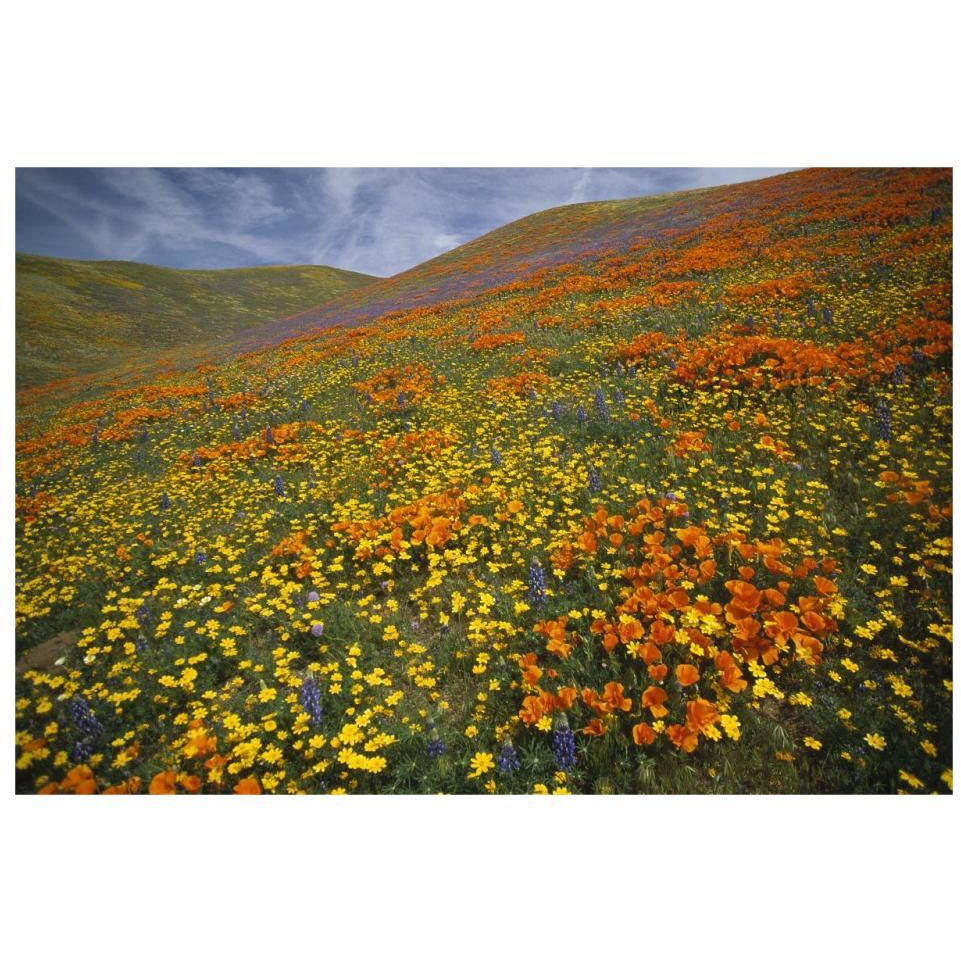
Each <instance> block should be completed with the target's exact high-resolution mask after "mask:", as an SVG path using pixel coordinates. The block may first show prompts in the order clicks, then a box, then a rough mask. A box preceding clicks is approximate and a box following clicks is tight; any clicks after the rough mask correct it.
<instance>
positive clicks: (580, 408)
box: [577, 404, 587, 424]
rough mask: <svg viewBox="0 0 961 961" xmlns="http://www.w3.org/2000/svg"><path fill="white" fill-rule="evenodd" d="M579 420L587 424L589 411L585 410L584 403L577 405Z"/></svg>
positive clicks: (580, 422)
mask: <svg viewBox="0 0 961 961" xmlns="http://www.w3.org/2000/svg"><path fill="white" fill-rule="evenodd" d="M577 422H578V423H579V424H586V423H587V411H586V410H584V405H583V404H578V405H577Z"/></svg>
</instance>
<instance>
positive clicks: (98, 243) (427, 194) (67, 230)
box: [17, 168, 780, 276]
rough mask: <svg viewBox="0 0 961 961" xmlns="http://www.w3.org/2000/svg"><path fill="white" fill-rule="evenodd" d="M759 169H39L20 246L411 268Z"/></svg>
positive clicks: (29, 188) (54, 252)
mask: <svg viewBox="0 0 961 961" xmlns="http://www.w3.org/2000/svg"><path fill="white" fill-rule="evenodd" d="M779 171H780V169H778V170H773V169H758V168H621V169H610V168H581V169H570V168H479V169H478V168H446V169H432V168H401V169H396V168H364V169H361V168H317V169H294V168H278V169H253V168H244V169H212V168H188V169H178V170H171V169H159V168H105V169H92V168H91V169H88V168H49V169H48V168H35V169H31V168H28V169H21V170H18V171H17V249H18V250H21V251H25V252H30V253H41V254H48V255H50V256H58V257H71V258H75V259H92V260H103V259H109V260H141V261H146V262H149V263H156V264H164V265H168V266H173V267H235V266H247V265H256V264H293V263H323V264H331V265H333V266H335V267H343V268H347V269H351V270H359V271H363V272H365V273H372V274H378V275H381V276H386V275H390V274H393V273H398V272H400V271H402V270H406V269H408V268H410V267H413V266H415V265H416V264H418V263H420V262H422V261H424V260H427V259H429V258H431V257H435V256H437V255H438V254H440V253H443V252H444V251H446V250H450V249H451V248H453V247H456V246H458V245H459V244H462V243H465V242H466V241H468V240H471V239H472V238H474V237H477V236H480V235H481V234H484V233H487V232H488V231H489V230H493V229H494V228H496V227H499V226H501V225H502V224H505V223H508V222H510V221H511V220H516V219H517V218H519V217H523V216H526V215H527V214H531V213H535V212H536V211H538V210H543V209H544V208H546V207H553V206H558V205H560V204H569V203H580V202H583V201H588V200H606V199H616V198H622V197H634V196H640V195H643V194H651V193H663V192H665V191H670V190H683V189H685V188H690V187H701V186H709V185H713V184H721V183H735V182H738V181H742V180H750V179H755V178H757V177H763V176H768V175H770V174H773V173H777V172H779Z"/></svg>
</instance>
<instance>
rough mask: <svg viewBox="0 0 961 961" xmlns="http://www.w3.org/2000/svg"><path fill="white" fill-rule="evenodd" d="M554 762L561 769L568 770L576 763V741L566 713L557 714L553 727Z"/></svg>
mask: <svg viewBox="0 0 961 961" xmlns="http://www.w3.org/2000/svg"><path fill="white" fill-rule="evenodd" d="M553 746H554V763H555V764H556V765H557V767H558V768H559V769H560V770H561V771H569V770H570V769H571V768H572V767H574V765H575V764H576V763H577V742H576V741H575V740H574V732H573V731H572V730H571V726H570V724H568V723H567V715H566V714H563V713H562V714H559V715H558V718H557V724H556V726H555V728H554V739H553Z"/></svg>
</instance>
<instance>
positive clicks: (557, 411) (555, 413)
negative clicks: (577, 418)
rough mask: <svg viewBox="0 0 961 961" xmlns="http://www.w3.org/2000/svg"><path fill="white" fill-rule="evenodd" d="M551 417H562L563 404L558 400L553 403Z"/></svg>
mask: <svg viewBox="0 0 961 961" xmlns="http://www.w3.org/2000/svg"><path fill="white" fill-rule="evenodd" d="M551 417H553V418H554V420H557V421H559V420H560V419H561V405H560V404H559V403H558V402H557V401H556V400H555V401H552V403H551Z"/></svg>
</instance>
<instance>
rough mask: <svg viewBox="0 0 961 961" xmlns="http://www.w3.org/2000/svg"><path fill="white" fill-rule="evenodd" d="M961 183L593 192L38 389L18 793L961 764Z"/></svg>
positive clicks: (483, 788)
mask: <svg viewBox="0 0 961 961" xmlns="http://www.w3.org/2000/svg"><path fill="white" fill-rule="evenodd" d="M951 191H952V182H951V173H950V171H945V170H933V169H932V170H928V169H925V170H830V171H828V170H810V171H802V172H798V173H792V174H787V175H784V176H781V177H776V178H771V179H768V180H763V181H756V182H753V183H747V184H741V185H738V186H736V187H725V188H718V189H712V190H704V191H694V192H691V193H688V194H678V195H673V196H666V197H658V198H649V199H647V200H645V201H617V202H611V203H601V204H585V205H577V206H574V207H569V208H560V209H558V210H555V211H548V212H546V213H544V214H539V215H536V216H535V217H533V218H528V220H527V221H521V222H519V223H518V224H516V225H510V226H509V227H507V228H504V230H503V231H497V232H495V233H494V234H492V235H489V236H488V237H486V238H481V240H479V241H477V242H475V243H473V244H470V245H467V246H466V247H465V248H461V249H460V250H459V251H455V252H454V254H453V255H449V256H448V257H447V258H446V259H445V258H439V260H438V261H433V262H431V263H429V264H427V265H424V267H423V268H419V269H418V270H415V271H412V272H409V273H408V274H405V275H401V276H400V277H399V278H392V279H390V280H387V281H378V282H375V283H373V284H371V285H369V286H367V287H364V288H361V289H360V290H357V291H353V292H351V293H350V294H347V295H345V296H344V297H341V298H337V299H335V300H333V301H331V302H329V303H328V304H325V305H324V306H323V308H322V310H321V311H320V312H315V313H308V314H306V315H301V316H299V317H297V318H292V319H291V320H289V321H286V322H284V323H282V324H280V325H277V327H276V328H275V329H274V330H273V334H271V332H270V331H265V329H264V328H259V329H258V331H257V332H256V335H255V337H256V340H247V341H244V342H242V343H238V344H235V345H233V346H231V347H229V349H228V347H227V346H223V347H222V349H221V350H220V351H219V352H217V353H216V354H215V355H212V356H211V358H210V359H209V361H208V362H206V363H202V364H197V363H194V364H192V365H190V364H180V365H178V366H170V365H159V364H157V365H153V366H152V365H151V362H150V360H149V357H148V358H146V359H145V362H144V364H143V365H142V369H140V370H139V371H138V373H137V377H136V378H130V379H128V381H127V382H125V383H124V384H122V385H121V384H118V383H115V382H113V381H111V380H110V378H109V377H107V376H106V375H105V376H104V377H103V378H102V379H101V380H100V381H99V382H94V381H91V379H90V378H85V379H83V381H82V382H79V381H78V382H77V383H76V384H71V383H70V382H59V383H57V384H55V385H51V386H48V387H46V388H38V389H35V390H28V391H23V392H21V395H20V397H19V404H18V423H17V500H16V549H17V597H16V644H17V656H18V666H17V691H16V772H17V774H16V777H17V787H18V791H20V792H35V793H41V794H91V793H110V794H134V793H148V792H149V793H151V794H174V793H176V794H199V793H216V794H219V793H226V794H260V793H282V794H296V793H310V794H313V793H322V794H330V793H337V794H339V793H357V792H362V793H438V792H440V793H458V794H462V793H481V794H518V793H520V794H530V793H534V794H577V793H593V794H597V793H603V794H611V793H796V792H818V793H825V792H828V793H830V792H840V793H908V794H919V793H920V794H930V793H948V792H951V791H952V790H953V783H952V731H951V723H952V712H951V704H952V681H951V678H952V653H951V652H952V627H951V585H952V572H951V557H952V541H951V520H952V505H951V466H952V465H951V436H952V407H951V388H952V380H951V363H952V353H951V351H952V317H951V296H952V291H951V260H952V242H951V237H952V234H951V230H952V217H951Z"/></svg>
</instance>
